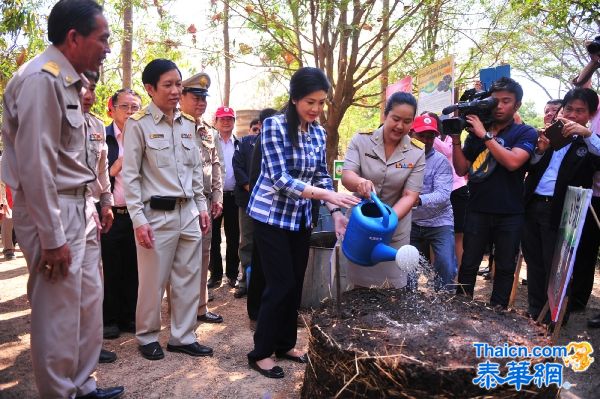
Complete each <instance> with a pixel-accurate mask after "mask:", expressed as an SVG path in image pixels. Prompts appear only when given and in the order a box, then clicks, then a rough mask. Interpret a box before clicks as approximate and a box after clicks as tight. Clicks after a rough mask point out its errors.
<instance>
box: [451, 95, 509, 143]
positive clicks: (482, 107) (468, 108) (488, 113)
mask: <svg viewBox="0 0 600 399" xmlns="http://www.w3.org/2000/svg"><path fill="white" fill-rule="evenodd" d="M465 94H466V96H465V95H463V97H462V98H465V97H466V98H465V101H459V102H458V103H456V104H454V105H450V106H448V107H446V108H444V109H443V110H442V114H444V115H449V114H451V113H453V112H454V111H458V116H457V117H454V118H447V119H443V120H442V126H443V127H444V133H445V134H460V132H462V131H463V129H465V128H467V127H471V125H470V124H469V123H468V122H467V121H466V119H465V117H466V116H467V115H477V116H478V117H479V120H481V123H483V126H485V127H486V129H487V128H488V127H489V126H490V125H491V124H492V122H493V120H494V116H493V111H494V108H496V106H497V105H498V100H497V99H495V98H494V97H491V94H490V93H489V92H487V91H478V92H475V90H471V91H467V92H465Z"/></svg>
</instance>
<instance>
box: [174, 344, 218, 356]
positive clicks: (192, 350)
mask: <svg viewBox="0 0 600 399" xmlns="http://www.w3.org/2000/svg"><path fill="white" fill-rule="evenodd" d="M167 350H168V351H169V352H180V353H185V354H186V355H190V356H212V355H213V350H212V348H209V347H208V346H204V345H200V344H199V343H198V342H194V343H193V344H189V345H171V344H167Z"/></svg>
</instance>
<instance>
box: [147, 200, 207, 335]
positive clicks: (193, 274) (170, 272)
mask: <svg viewBox="0 0 600 399" xmlns="http://www.w3.org/2000/svg"><path fill="white" fill-rule="evenodd" d="M144 214H145V216H146V218H147V219H148V223H149V224H150V227H152V230H153V232H154V248H152V249H146V248H143V247H142V246H140V245H139V243H138V242H137V240H136V249H137V257H138V277H139V286H138V301H137V308H136V337H137V340H138V343H139V344H140V345H147V344H149V343H151V342H157V341H158V333H159V332H160V306H161V301H162V297H163V295H164V292H165V287H166V285H167V282H168V281H169V280H170V282H171V336H170V338H169V344H171V345H188V344H191V343H193V342H196V334H195V332H194V330H195V328H196V315H197V309H198V298H199V296H200V263H199V262H198V259H199V258H200V245H201V244H200V243H201V239H202V233H201V232H200V223H199V221H198V210H197V208H196V204H195V203H194V201H192V200H190V201H187V202H184V203H182V204H180V205H179V204H178V205H176V207H175V209H174V210H172V211H161V210H154V209H151V208H150V205H149V203H147V204H146V207H145V209H144Z"/></svg>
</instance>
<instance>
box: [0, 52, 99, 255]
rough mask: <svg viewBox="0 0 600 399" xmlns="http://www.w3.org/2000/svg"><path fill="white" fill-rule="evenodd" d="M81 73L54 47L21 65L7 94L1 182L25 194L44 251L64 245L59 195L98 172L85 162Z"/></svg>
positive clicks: (93, 176) (3, 129) (5, 94)
mask: <svg viewBox="0 0 600 399" xmlns="http://www.w3.org/2000/svg"><path fill="white" fill-rule="evenodd" d="M81 87H82V81H81V77H80V76H79V75H78V74H77V72H76V71H75V69H74V68H73V66H72V65H71V64H70V63H69V61H68V60H67V59H66V58H65V56H64V55H63V54H62V53H61V52H60V51H59V50H58V49H57V48H56V47H54V46H50V47H48V48H47V49H46V50H45V51H44V52H43V53H42V54H40V55H38V56H37V57H35V58H33V59H32V60H31V61H29V62H28V63H27V64H25V65H23V66H22V67H21V68H20V69H19V71H18V72H17V73H16V74H15V76H14V77H13V78H12V79H11V80H10V82H9V83H8V85H7V86H6V90H5V92H4V115H3V119H4V123H3V127H2V135H3V141H4V156H3V160H2V162H3V167H2V180H3V181H4V182H5V183H6V184H8V186H10V187H11V188H13V189H14V190H20V191H22V192H23V195H24V198H25V202H26V204H25V205H26V206H27V211H28V213H29V215H30V217H31V219H32V220H33V222H34V223H35V224H36V227H37V232H38V234H39V238H40V243H41V246H42V248H43V249H54V248H58V247H60V246H62V245H63V244H65V243H66V239H65V233H64V230H63V226H62V222H61V218H60V208H59V204H58V201H59V199H58V193H60V192H67V191H69V190H73V189H77V188H82V187H84V186H85V185H86V183H91V182H93V181H94V180H95V179H96V176H95V175H94V173H93V172H92V170H90V168H89V167H88V165H87V163H86V159H85V158H86V150H85V149H86V133H85V128H86V127H85V120H84V117H83V112H82V109H81V102H80V98H79V93H80V90H81Z"/></svg>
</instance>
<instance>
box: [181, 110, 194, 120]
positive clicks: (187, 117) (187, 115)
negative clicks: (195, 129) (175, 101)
mask: <svg viewBox="0 0 600 399" xmlns="http://www.w3.org/2000/svg"><path fill="white" fill-rule="evenodd" d="M181 116H183V117H184V118H185V119H187V120H190V121H192V122H194V123H196V120H195V119H194V117H193V116H192V115H190V114H186V113H185V112H183V111H182V112H181Z"/></svg>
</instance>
